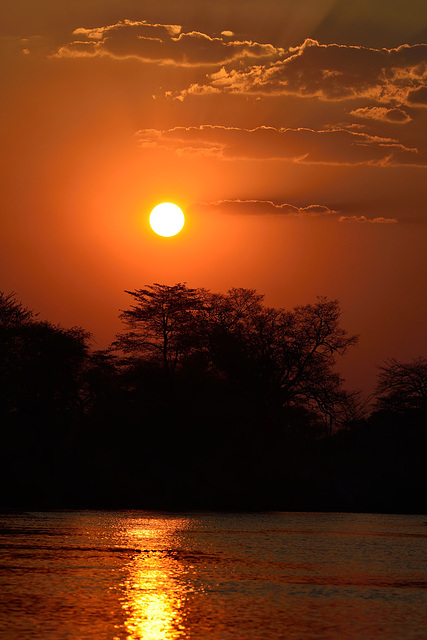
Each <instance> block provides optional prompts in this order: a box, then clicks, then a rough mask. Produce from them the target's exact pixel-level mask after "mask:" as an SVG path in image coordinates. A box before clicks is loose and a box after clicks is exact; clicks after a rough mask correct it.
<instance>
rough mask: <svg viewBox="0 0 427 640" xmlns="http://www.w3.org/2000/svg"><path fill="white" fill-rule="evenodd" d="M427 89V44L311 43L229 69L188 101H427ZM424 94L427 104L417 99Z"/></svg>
mask: <svg viewBox="0 0 427 640" xmlns="http://www.w3.org/2000/svg"><path fill="white" fill-rule="evenodd" d="M426 85H427V44H420V45H411V46H410V45H402V46H400V47H397V48H396V49H371V48H366V47H360V46H347V45H338V44H319V43H318V42H317V41H316V40H310V39H308V40H306V41H305V42H304V43H303V44H302V45H301V46H299V47H295V48H290V49H289V50H288V51H287V52H286V53H284V54H283V55H282V56H281V59H280V60H277V61H273V62H269V63H268V64H256V65H252V66H250V67H247V68H244V69H236V68H233V69H229V68H226V67H223V68H222V69H220V70H219V71H216V72H214V73H212V74H210V75H209V76H207V80H206V82H205V83H203V84H194V85H192V86H190V87H189V88H188V89H187V90H186V91H184V92H182V94H181V95H182V96H184V97H185V96H186V95H188V94H192V95H194V94H203V93H209V92H212V91H216V92H231V93H253V94H259V95H286V94H292V95H298V96H301V97H317V98H319V99H321V100H334V101H336V100H347V99H354V98H361V97H366V98H369V99H371V100H372V99H374V100H377V101H388V102H390V101H391V100H394V101H399V102H400V103H404V102H406V101H407V100H408V95H409V94H410V95H411V96H413V97H412V100H411V102H413V103H417V102H421V101H422V102H424V95H425V94H424V93H423V92H422V91H421V89H422V88H423V87H425V86H426ZM417 91H421V93H422V96H423V100H418V99H417V95H418V94H417V93H416V92H417Z"/></svg>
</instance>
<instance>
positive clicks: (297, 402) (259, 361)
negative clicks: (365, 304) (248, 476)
mask: <svg viewBox="0 0 427 640" xmlns="http://www.w3.org/2000/svg"><path fill="white" fill-rule="evenodd" d="M127 293H128V294H129V295H131V296H132V297H133V299H134V300H135V301H136V304H135V305H132V306H131V308H130V309H129V310H126V311H122V312H121V314H120V317H121V319H122V320H123V321H124V323H125V324H126V325H127V329H126V330H125V331H124V332H122V333H120V334H118V336H117V339H116V341H115V342H114V343H113V346H114V347H115V348H116V349H121V350H122V351H123V352H124V353H126V354H130V355H131V360H132V361H133V362H135V361H137V360H138V359H139V360H142V361H146V362H154V363H158V364H161V366H162V367H163V368H164V370H166V371H169V372H176V371H178V370H179V369H180V367H181V368H182V366H183V365H185V364H186V363H188V362H189V361H190V360H191V361H192V362H195V361H197V362H198V363H199V365H200V363H201V364H202V366H203V367H204V369H205V371H209V372H210V374H213V375H216V376H219V377H221V378H222V379H224V377H225V378H227V379H229V380H234V381H235V382H237V383H239V384H240V385H242V386H245V387H246V388H248V389H250V391H251V393H254V394H258V396H260V395H262V396H263V397H264V399H265V400H266V401H267V400H268V402H270V403H273V402H274V403H276V404H277V405H278V406H279V407H283V406H304V407H305V408H306V409H307V410H308V411H310V412H313V411H316V412H318V413H320V414H321V415H322V416H323V417H324V418H325V419H326V418H327V419H328V424H329V429H330V428H331V424H332V422H333V421H335V422H338V421H339V419H341V418H342V417H343V416H344V415H345V416H346V419H348V414H349V407H350V406H355V404H356V401H355V395H354V394H352V395H350V394H348V393H347V392H346V391H344V389H343V387H342V382H343V381H342V379H341V377H340V376H339V374H338V373H336V371H335V370H334V367H335V361H336V357H337V356H341V355H343V354H344V353H346V351H347V349H348V348H349V347H350V346H352V345H354V344H355V343H356V342H357V337H356V336H351V335H348V334H347V332H346V331H345V330H344V329H343V328H342V327H341V326H340V315H341V312H340V308H339V303H338V301H336V300H328V299H326V298H318V300H317V302H316V303H315V304H308V305H304V306H298V307H295V309H293V310H292V311H285V310H283V309H275V308H272V307H267V306H265V305H264V304H263V298H264V296H263V295H261V294H259V293H257V292H256V291H255V290H253V289H243V288H232V289H230V290H229V291H228V292H227V293H225V294H218V293H211V292H210V291H208V290H206V289H190V288H188V287H187V285H186V283H178V284H175V285H173V286H168V285H161V284H158V283H155V284H153V285H147V286H146V288H144V289H137V290H135V291H127ZM195 356H198V358H196V357H195Z"/></svg>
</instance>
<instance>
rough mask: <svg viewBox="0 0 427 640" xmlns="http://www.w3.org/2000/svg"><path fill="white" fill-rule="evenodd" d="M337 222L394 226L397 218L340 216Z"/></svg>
mask: <svg viewBox="0 0 427 640" xmlns="http://www.w3.org/2000/svg"><path fill="white" fill-rule="evenodd" d="M339 222H356V223H362V224H364V223H367V222H368V223H371V224H396V223H397V222H399V221H398V219H397V218H383V217H380V218H367V217H366V216H341V217H340V218H339Z"/></svg>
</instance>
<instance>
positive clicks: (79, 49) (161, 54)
mask: <svg viewBox="0 0 427 640" xmlns="http://www.w3.org/2000/svg"><path fill="white" fill-rule="evenodd" d="M73 35H74V36H75V38H74V39H73V40H72V41H70V42H68V43H66V44H64V45H63V46H61V47H60V48H59V49H58V50H57V51H56V53H55V55H56V56H57V57H82V56H110V57H112V58H116V59H125V58H136V59H139V60H141V61H144V62H155V63H158V64H168V65H181V66H182V65H184V66H212V65H213V66H216V67H218V66H219V65H221V64H227V63H230V62H236V61H240V60H244V59H248V60H251V61H252V62H253V61H254V60H257V61H266V60H270V61H271V60H277V59H278V57H279V56H280V55H282V54H283V53H284V50H283V49H281V48H276V47H273V46H272V45H271V44H260V43H258V42H252V41H249V40H237V39H234V37H233V33H232V32H231V31H223V32H222V33H221V35H220V36H219V37H212V36H210V35H208V34H206V33H202V32H200V31H189V32H185V31H183V29H182V27H181V26H180V25H175V24H151V23H149V22H147V21H145V20H142V21H134V22H132V21H130V20H125V21H122V22H118V23H117V24H113V25H108V26H105V27H97V28H93V29H86V28H83V27H80V28H78V29H76V30H75V31H74V34H73Z"/></svg>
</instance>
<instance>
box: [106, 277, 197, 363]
mask: <svg viewBox="0 0 427 640" xmlns="http://www.w3.org/2000/svg"><path fill="white" fill-rule="evenodd" d="M126 293H128V294H129V295H130V296H132V298H133V299H134V301H135V303H136V304H133V305H132V306H131V308H130V309H128V310H126V311H122V312H121V313H120V318H121V319H122V320H123V322H124V323H125V325H126V326H127V330H126V331H125V332H124V333H121V334H118V335H117V339H116V341H115V342H114V343H113V346H114V347H115V348H116V349H121V350H122V351H123V352H124V353H126V354H131V355H133V356H138V357H140V358H141V357H142V358H144V359H145V360H147V361H150V362H155V363H161V364H162V366H163V367H164V369H165V370H166V371H169V370H171V371H173V370H175V368H176V366H177V364H178V363H179V362H180V359H181V358H182V356H183V354H184V353H187V352H188V351H189V349H190V348H191V341H190V340H189V338H190V337H191V336H192V331H191V330H190V327H192V326H193V320H194V316H193V312H194V311H196V310H197V309H198V308H200V305H201V299H200V290H197V289H190V288H188V287H187V286H186V284H185V283H184V284H182V283H179V284H176V285H173V286H168V285H164V284H158V283H155V284H152V285H147V286H146V288H145V289H136V290H135V291H126Z"/></svg>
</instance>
